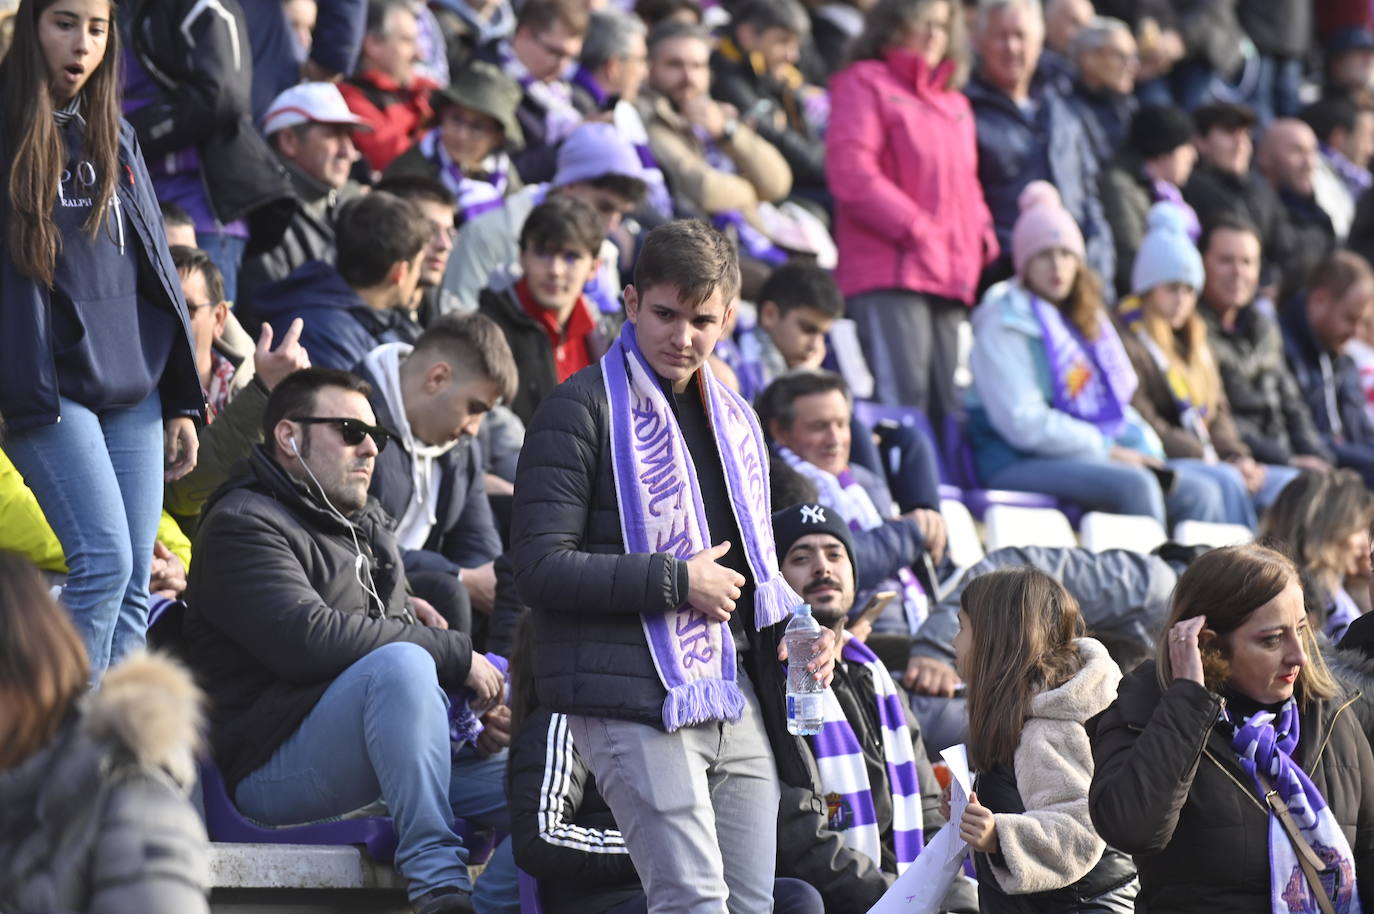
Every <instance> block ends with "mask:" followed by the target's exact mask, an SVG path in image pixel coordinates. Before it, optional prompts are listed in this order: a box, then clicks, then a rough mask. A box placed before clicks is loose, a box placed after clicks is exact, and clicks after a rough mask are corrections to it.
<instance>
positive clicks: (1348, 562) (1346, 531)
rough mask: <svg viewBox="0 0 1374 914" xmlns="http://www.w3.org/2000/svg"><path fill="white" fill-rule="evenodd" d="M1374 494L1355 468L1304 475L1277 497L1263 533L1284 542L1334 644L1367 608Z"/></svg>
mask: <svg viewBox="0 0 1374 914" xmlns="http://www.w3.org/2000/svg"><path fill="white" fill-rule="evenodd" d="M1371 521H1374V496H1371V495H1370V493H1369V490H1368V489H1366V488H1365V485H1364V480H1363V479H1361V478H1360V475H1359V474H1358V473H1356V472H1355V471H1354V470H1333V471H1331V472H1330V473H1303V474H1302V475H1301V476H1299V477H1298V478H1297V479H1296V480H1295V481H1294V482H1292V483H1289V485H1288V487H1287V488H1285V489H1284V490H1283V493H1282V494H1281V495H1279V497H1278V500H1277V501H1275V502H1274V505H1273V507H1272V508H1270V509H1269V514H1268V515H1267V516H1266V517H1265V519H1264V526H1263V527H1262V528H1261V531H1260V532H1261V534H1262V535H1263V536H1264V537H1265V538H1266V539H1267V540H1270V541H1273V542H1276V543H1282V544H1283V545H1284V546H1286V547H1287V552H1288V554H1289V555H1290V556H1291V557H1292V559H1293V561H1294V562H1295V563H1296V564H1297V566H1298V569H1299V570H1300V571H1301V572H1302V574H1303V575H1304V577H1305V581H1306V584H1307V586H1308V587H1310V588H1311V589H1312V590H1313V593H1312V594H1311V595H1310V596H1312V597H1315V600H1313V601H1310V602H1313V603H1315V605H1318V606H1320V607H1321V608H1322V610H1323V614H1322V617H1321V618H1320V619H1314V620H1313V622H1314V624H1317V625H1319V626H1320V627H1321V628H1322V630H1323V631H1325V632H1326V636H1327V637H1328V638H1330V639H1331V642H1332V643H1333V644H1334V643H1336V642H1337V641H1340V640H1341V637H1342V636H1343V635H1344V634H1345V630H1346V629H1347V628H1348V627H1349V626H1350V623H1351V622H1354V621H1355V620H1356V619H1358V618H1359V617H1360V616H1361V615H1362V614H1364V613H1365V612H1367V611H1368V608H1369V578H1370V561H1369V548H1370V538H1369V525H1370V522H1371Z"/></svg>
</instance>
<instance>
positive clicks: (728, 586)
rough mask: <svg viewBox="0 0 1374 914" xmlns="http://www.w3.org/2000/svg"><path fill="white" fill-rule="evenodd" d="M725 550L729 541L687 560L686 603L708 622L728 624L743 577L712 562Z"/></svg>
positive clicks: (725, 551) (723, 553)
mask: <svg viewBox="0 0 1374 914" xmlns="http://www.w3.org/2000/svg"><path fill="white" fill-rule="evenodd" d="M729 551H730V541H729V540H726V541H725V542H723V543H719V544H717V545H715V546H712V547H711V548H709V549H703V550H701V551H700V552H698V553H697V554H696V555H694V556H692V557H691V558H690V559H688V560H687V603H688V605H690V606H691V607H692V608H693V609H695V610H697V611H698V612H700V613H704V614H705V615H706V618H708V619H710V620H711V621H712V622H727V621H729V619H730V614H731V613H733V612H734V611H735V601H736V600H738V599H739V598H740V593H741V590H740V588H742V587H743V586H744V575H742V574H740V573H739V572H738V571H735V570H734V569H732V568H726V567H725V566H724V565H717V564H716V559H718V558H720V557H721V556H723V555H725V553H727V552H729Z"/></svg>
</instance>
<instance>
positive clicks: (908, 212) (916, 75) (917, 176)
mask: <svg viewBox="0 0 1374 914" xmlns="http://www.w3.org/2000/svg"><path fill="white" fill-rule="evenodd" d="M952 66H953V64H952V63H949V62H946V63H944V64H941V65H940V66H939V67H938V68H936V69H935V70H934V71H933V72H932V71H931V70H930V69H929V68H928V67H927V66H926V63H925V61H923V60H922V59H920V58H919V57H917V56H915V55H913V54H910V53H908V52H905V51H898V50H891V51H888V52H887V53H886V59H885V60H861V61H859V62H857V63H853V64H850V65H849V66H848V67H846V68H845V69H843V70H841V71H840V72H839V73H837V74H835V77H834V78H833V79H832V80H831V82H830V110H831V112H832V114H831V117H830V126H829V128H828V131H827V133H826V138H825V144H826V167H825V170H826V177H827V178H828V183H829V185H830V192H831V194H832V195H833V196H834V198H835V242H836V244H837V245H838V246H839V250H840V262H839V266H838V267H837V268H836V270H835V280H836V282H838V283H839V286H840V291H842V292H843V293H844V294H845V296H846V297H849V296H853V295H857V294H859V293H860V292H868V291H873V290H877V289H910V290H912V291H916V292H925V293H928V294H931V295H940V296H943V297H945V298H952V299H955V300H957V301H962V302H964V303H965V304H968V305H972V304H973V298H974V292H975V290H976V288H977V285H978V275H979V273H980V272H982V269H983V267H984V266H986V265H987V264H989V263H991V262H992V261H993V260H994V259H995V258H996V257H997V254H998V248H997V237H996V235H994V234H993V227H992V215H991V214H990V213H989V212H988V208H987V204H986V203H985V202H984V201H983V190H982V188H981V187H979V186H978V151H977V145H976V143H975V136H974V123H973V112H972V110H971V109H970V107H969V103H968V99H966V98H965V97H964V95H963V94H962V93H960V92H956V91H954V90H952V89H948V88H945V84H946V82H947V80H948V78H949V73H950V70H951V68H952Z"/></svg>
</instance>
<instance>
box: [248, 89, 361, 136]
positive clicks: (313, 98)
mask: <svg viewBox="0 0 1374 914" xmlns="http://www.w3.org/2000/svg"><path fill="white" fill-rule="evenodd" d="M298 124H348V125H350V126H352V127H356V128H358V129H360V130H371V129H372V128H371V127H369V126H368V125H367V124H365V123H363V120H362V118H360V117H358V116H357V115H356V114H354V113H353V112H352V111H349V110H348V103H347V102H345V101H344V97H343V94H342V93H340V92H339V87H338V86H336V85H334V84H333V83H324V82H316V83H301V84H299V85H296V86H292V87H291V88H290V89H287V90H286V91H285V92H283V93H282V94H281V95H278V96H277V97H276V98H275V99H273V100H272V104H271V106H270V107H269V108H268V109H267V113H266V114H264V115H263V116H262V132H263V134H264V135H265V136H271V135H272V134H274V133H276V132H277V131H279V130H285V129H286V128H287V127H295V126H297V125H298Z"/></svg>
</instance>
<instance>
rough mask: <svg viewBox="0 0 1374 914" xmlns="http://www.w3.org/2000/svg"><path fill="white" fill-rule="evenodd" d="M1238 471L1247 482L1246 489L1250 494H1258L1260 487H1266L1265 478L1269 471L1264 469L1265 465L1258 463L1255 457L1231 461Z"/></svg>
mask: <svg viewBox="0 0 1374 914" xmlns="http://www.w3.org/2000/svg"><path fill="white" fill-rule="evenodd" d="M1231 462H1232V463H1233V464H1235V467H1236V469H1237V470H1240V475H1241V478H1242V479H1244V480H1245V488H1246V490H1247V491H1250V492H1258V491H1259V490H1260V486H1262V485H1264V477H1265V476H1266V475H1268V471H1266V470H1265V469H1264V464H1262V463H1256V462H1255V459H1254V458H1253V457H1239V458H1237V459H1236V460H1233V461H1231Z"/></svg>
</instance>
